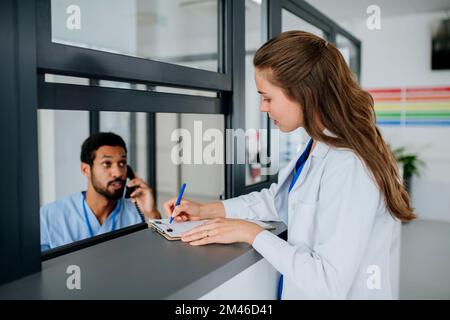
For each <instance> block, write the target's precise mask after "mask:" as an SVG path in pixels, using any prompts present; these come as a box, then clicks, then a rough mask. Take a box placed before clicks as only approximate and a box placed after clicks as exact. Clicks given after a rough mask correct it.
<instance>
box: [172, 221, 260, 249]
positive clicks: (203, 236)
mask: <svg viewBox="0 0 450 320" xmlns="http://www.w3.org/2000/svg"><path fill="white" fill-rule="evenodd" d="M263 230H264V229H263V228H262V227H260V226H259V225H257V224H256V223H252V222H249V221H245V220H240V219H224V218H218V219H214V220H212V221H208V222H206V223H204V224H202V225H201V226H198V227H196V228H194V229H192V230H190V231H188V232H186V233H184V234H182V235H181V240H182V241H183V242H189V243H190V244H191V245H193V246H201V245H204V244H209V243H234V242H245V243H248V244H250V245H252V244H253V241H255V238H256V236H257V235H258V234H259V233H260V232H261V231H263Z"/></svg>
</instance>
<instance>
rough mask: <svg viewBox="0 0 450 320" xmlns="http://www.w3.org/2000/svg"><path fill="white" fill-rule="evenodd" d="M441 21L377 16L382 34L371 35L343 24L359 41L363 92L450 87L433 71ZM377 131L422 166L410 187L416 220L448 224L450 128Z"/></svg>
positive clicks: (362, 24) (449, 78)
mask: <svg viewBox="0 0 450 320" xmlns="http://www.w3.org/2000/svg"><path fill="white" fill-rule="evenodd" d="M382 12H383V11H382ZM444 18H446V14H445V13H444V12H435V13H425V14H414V15H405V16H396V17H388V18H384V17H383V16H381V19H382V20H381V30H369V29H368V28H367V27H366V21H365V20H359V21H352V22H343V23H342V25H343V26H344V27H345V28H346V29H347V30H350V31H351V32H352V33H353V34H354V35H356V37H358V38H359V39H360V40H361V41H362V66H361V67H362V74H361V76H362V77H361V82H362V86H363V87H364V88H367V89H370V88H389V87H396V88H398V87H427V86H450V70H446V71H433V70H431V35H432V28H433V23H434V22H435V21H438V20H441V19H444ZM381 129H382V132H383V134H384V136H385V138H386V139H387V141H388V142H389V143H390V144H392V146H393V147H396V146H406V147H407V149H408V150H410V151H413V152H418V153H419V155H420V157H421V158H422V159H423V160H424V161H425V162H426V167H425V168H424V169H423V170H422V174H421V176H420V177H418V178H417V177H414V178H413V181H412V201H413V206H414V207H415V208H416V211H417V213H418V214H419V218H421V219H426V220H442V221H450V200H449V195H450V127H432V126H429V127H415V126H407V127H399V126H393V127H389V126H382V127H381Z"/></svg>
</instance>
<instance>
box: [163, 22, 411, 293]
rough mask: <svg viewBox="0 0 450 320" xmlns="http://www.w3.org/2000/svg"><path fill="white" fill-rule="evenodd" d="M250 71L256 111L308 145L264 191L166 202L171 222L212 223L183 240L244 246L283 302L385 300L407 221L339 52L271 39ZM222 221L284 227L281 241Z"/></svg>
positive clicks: (393, 168) (315, 43) (366, 106)
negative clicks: (395, 243) (274, 277)
mask: <svg viewBox="0 0 450 320" xmlns="http://www.w3.org/2000/svg"><path fill="white" fill-rule="evenodd" d="M253 62H254V65H255V70H256V71H255V79H256V85H257V88H258V92H259V93H260V94H261V96H262V99H261V111H262V112H267V113H268V115H269V117H270V118H271V119H273V121H274V122H275V124H276V125H277V126H278V127H279V129H280V130H281V131H283V132H291V131H293V130H295V129H297V128H299V127H303V128H304V129H305V130H306V132H307V133H308V135H309V136H310V138H311V139H310V140H309V143H308V144H307V146H306V147H305V148H304V150H302V151H301V152H300V153H299V154H298V155H297V156H296V157H295V158H294V159H293V160H292V161H291V163H290V164H289V165H288V166H287V167H286V168H285V169H283V170H282V171H281V172H280V173H279V178H278V183H277V184H273V185H272V186H271V187H270V188H269V189H263V190H261V191H260V192H253V193H251V194H248V195H244V196H240V197H237V198H234V199H229V200H225V201H222V202H216V203H209V204H198V203H195V202H192V201H188V200H185V201H182V202H181V204H180V205H179V206H176V207H174V202H175V199H171V200H170V201H168V202H167V203H166V204H165V208H166V211H167V212H168V213H169V214H172V216H174V217H176V218H175V219H176V220H177V221H185V220H189V219H208V218H217V219H214V220H212V221H209V222H208V223H206V224H204V225H202V226H200V227H197V228H196V229H194V230H192V231H190V232H188V233H186V234H185V235H184V236H183V238H182V240H183V241H186V242H189V243H191V244H192V245H203V244H208V243H233V242H247V243H249V244H251V245H252V246H253V247H254V248H255V249H256V250H257V251H258V252H259V253H260V254H261V255H262V256H263V257H264V258H266V259H267V260H268V261H269V262H270V263H271V264H272V265H273V266H274V267H275V268H276V269H277V270H278V271H279V272H280V273H281V274H282V278H281V279H280V280H281V281H280V287H279V289H280V290H279V292H280V297H282V298H283V299H303V298H316V299H321V298H325V299H329V298H337V299H376V298H385V299H386V298H391V287H390V276H391V275H390V273H389V271H390V263H391V260H390V254H391V243H392V236H393V235H392V234H393V230H394V227H395V224H396V223H398V222H399V221H410V220H412V219H414V217H415V216H414V213H413V210H412V208H411V205H410V199H409V197H408V194H407V193H406V191H405V189H404V188H403V186H402V183H401V180H400V178H399V173H398V170H397V165H396V162H395V159H394V157H393V155H392V154H391V152H390V151H389V148H388V146H387V145H386V143H385V142H384V140H383V137H382V136H381V134H380V131H379V129H378V128H377V126H376V122H375V112H374V107H373V100H372V98H371V96H370V95H369V94H368V93H367V92H366V91H364V90H362V89H361V87H360V86H359V85H358V83H357V82H356V80H355V78H354V76H353V74H352V72H351V71H350V69H349V67H348V66H347V64H346V63H345V60H344V59H343V57H342V55H341V53H340V52H339V50H338V49H337V48H336V47H335V46H334V45H333V44H331V43H328V42H327V41H325V40H323V39H321V38H319V37H317V36H315V35H313V34H310V33H307V32H302V31H289V32H284V33H282V34H280V35H279V36H277V37H275V38H273V39H271V40H270V41H268V42H267V43H265V44H264V45H263V46H262V47H261V48H260V49H258V51H257V52H256V54H255V57H254V60H253ZM229 218H248V219H259V220H282V221H284V222H285V223H286V225H287V227H288V238H287V241H284V240H282V239H280V238H278V237H277V236H275V235H273V234H272V233H270V232H269V231H267V230H263V229H262V228H261V227H260V226H258V225H256V224H254V223H251V222H248V221H242V220H239V219H229Z"/></svg>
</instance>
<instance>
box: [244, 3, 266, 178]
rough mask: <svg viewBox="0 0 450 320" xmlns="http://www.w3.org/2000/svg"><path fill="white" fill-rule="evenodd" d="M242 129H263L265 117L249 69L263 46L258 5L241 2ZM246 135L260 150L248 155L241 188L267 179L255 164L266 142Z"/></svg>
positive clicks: (260, 166) (256, 133) (256, 135)
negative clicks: (243, 57)
mask: <svg viewBox="0 0 450 320" xmlns="http://www.w3.org/2000/svg"><path fill="white" fill-rule="evenodd" d="M245 7H246V10H245V50H246V55H245V128H246V130H248V129H255V130H259V129H267V115H266V114H264V113H262V112H261V111H260V110H259V104H260V100H259V94H258V92H257V89H256V84H255V78H254V72H255V70H254V67H253V56H254V54H255V52H256V50H257V49H258V48H259V47H260V46H261V45H262V44H263V42H264V39H265V34H264V32H263V31H262V28H261V19H262V5H261V2H259V3H258V2H257V1H253V0H246V1H245ZM248 132H249V135H248V137H249V140H251V141H249V143H255V144H260V146H261V149H260V150H258V153H257V154H249V155H248V160H249V163H248V164H247V165H246V166H245V168H246V170H245V184H246V185H252V184H255V183H258V182H262V181H265V180H267V176H265V175H261V168H262V165H261V163H259V154H261V153H263V154H264V155H266V154H267V151H266V148H267V140H260V139H261V138H260V137H261V135H260V134H259V133H258V132H257V131H255V132H254V134H250V131H248Z"/></svg>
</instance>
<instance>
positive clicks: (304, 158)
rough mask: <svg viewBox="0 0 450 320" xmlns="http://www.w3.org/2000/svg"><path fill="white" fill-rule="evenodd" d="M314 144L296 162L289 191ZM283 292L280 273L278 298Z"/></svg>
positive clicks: (311, 142)
mask: <svg viewBox="0 0 450 320" xmlns="http://www.w3.org/2000/svg"><path fill="white" fill-rule="evenodd" d="M312 144H313V140H312V139H311V140H309V143H308V146H307V147H306V149H305V151H303V153H302V155H301V156H300V158H298V160H297V162H296V163H295V168H296V169H295V172H294V177H293V178H292V181H291V185H290V186H289V190H288V192H291V189H292V188H293V187H294V185H295V183H296V182H297V180H298V177H299V176H300V174H301V173H302V170H303V167H304V166H305V163H306V160H307V159H308V156H309V153H310V151H311V147H312ZM282 294H283V275H280V280H279V282H278V300H281V296H282Z"/></svg>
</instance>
